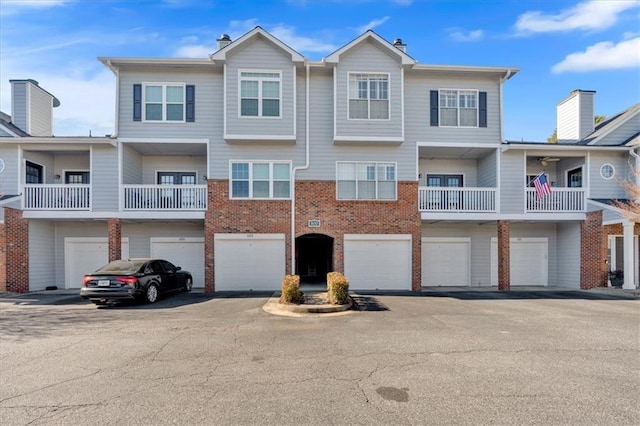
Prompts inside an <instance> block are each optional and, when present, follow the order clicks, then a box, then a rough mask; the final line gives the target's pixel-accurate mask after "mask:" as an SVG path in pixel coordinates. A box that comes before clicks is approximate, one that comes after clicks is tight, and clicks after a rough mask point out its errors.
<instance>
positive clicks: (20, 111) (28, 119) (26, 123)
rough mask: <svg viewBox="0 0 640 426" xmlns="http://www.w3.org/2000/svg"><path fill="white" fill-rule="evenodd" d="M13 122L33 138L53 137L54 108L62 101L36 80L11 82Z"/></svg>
mask: <svg viewBox="0 0 640 426" xmlns="http://www.w3.org/2000/svg"><path fill="white" fill-rule="evenodd" d="M9 83H11V122H12V123H13V124H14V125H15V126H17V127H18V128H20V130H22V131H24V132H26V133H28V134H29V135H31V136H53V108H56V107H58V106H60V101H59V100H58V99H57V98H56V97H55V96H53V95H52V94H51V93H49V92H47V91H46V90H44V89H43V88H42V87H40V86H39V85H38V82H37V81H35V80H31V79H28V80H9Z"/></svg>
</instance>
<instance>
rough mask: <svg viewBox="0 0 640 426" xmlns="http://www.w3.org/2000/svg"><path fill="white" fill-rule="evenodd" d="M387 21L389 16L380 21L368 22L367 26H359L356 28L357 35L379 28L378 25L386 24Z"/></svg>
mask: <svg viewBox="0 0 640 426" xmlns="http://www.w3.org/2000/svg"><path fill="white" fill-rule="evenodd" d="M388 20H389V16H383V17H382V18H380V19H374V20H372V21H370V22H369V23H367V24H364V25H361V26H359V27H357V28H356V32H357V33H358V34H362V33H364V32H365V31H367V30H372V29H374V28H375V27H379V26H380V25H382V24H384V23H385V22H387V21H388Z"/></svg>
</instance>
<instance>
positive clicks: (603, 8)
mask: <svg viewBox="0 0 640 426" xmlns="http://www.w3.org/2000/svg"><path fill="white" fill-rule="evenodd" d="M638 6H640V0H624V1H622V0H620V1H613V0H611V1H603V0H588V1H584V2H582V3H578V4H577V5H575V6H574V7H571V8H569V9H564V10H562V11H561V12H560V13H557V14H555V15H553V14H544V13H542V12H540V11H532V12H526V13H524V14H522V15H520V16H519V17H518V21H517V22H516V24H515V28H516V30H517V31H519V32H521V33H544V32H557V31H572V30H604V29H606V28H609V27H611V26H613V25H614V24H615V23H616V22H617V20H618V15H619V14H621V13H622V12H624V11H625V10H628V9H632V8H635V7H638Z"/></svg>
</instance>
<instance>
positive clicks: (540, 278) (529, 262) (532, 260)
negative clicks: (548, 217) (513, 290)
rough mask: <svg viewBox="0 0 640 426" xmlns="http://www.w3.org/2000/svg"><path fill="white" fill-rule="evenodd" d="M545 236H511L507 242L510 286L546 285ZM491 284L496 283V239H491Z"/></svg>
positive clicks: (546, 259)
mask: <svg viewBox="0 0 640 426" xmlns="http://www.w3.org/2000/svg"><path fill="white" fill-rule="evenodd" d="M548 250H549V242H548V239H547V238H512V239H511V240H510V242H509V282H510V285H511V286H512V287H518V286H547V285H548V274H549V260H548ZM491 285H493V286H497V285H498V241H497V239H496V238H492V239H491Z"/></svg>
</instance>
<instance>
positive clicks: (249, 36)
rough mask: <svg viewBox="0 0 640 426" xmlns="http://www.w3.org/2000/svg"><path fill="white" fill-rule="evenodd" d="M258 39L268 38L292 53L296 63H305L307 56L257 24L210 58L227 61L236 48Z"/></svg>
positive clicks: (220, 61) (215, 61)
mask: <svg viewBox="0 0 640 426" xmlns="http://www.w3.org/2000/svg"><path fill="white" fill-rule="evenodd" d="M256 38H257V39H261V40H266V41H268V42H269V43H271V44H273V45H274V46H276V47H277V48H279V49H281V50H282V51H283V52H284V53H285V54H287V55H290V57H291V61H292V62H294V63H304V62H305V58H304V56H302V55H301V54H300V53H298V52H296V51H295V50H293V49H292V48H291V47H289V46H287V45H286V44H285V43H283V42H282V41H280V40H278V39H277V38H276V37H274V36H273V35H271V34H269V33H268V32H267V31H265V30H264V29H263V28H262V27H260V26H257V27H255V28H254V29H252V30H251V31H249V32H247V33H245V34H244V35H242V36H241V37H240V38H239V39H237V40H235V41H231V42H230V43H229V44H227V45H226V46H224V47H222V48H221V49H219V50H218V51H217V52H215V53H212V54H211V55H209V58H210V59H211V61H213V62H214V63H220V64H222V63H225V62H226V61H227V55H230V54H231V53H232V52H233V51H234V50H240V49H242V46H243V45H245V44H250V43H251V42H252V41H255V40H256Z"/></svg>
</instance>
